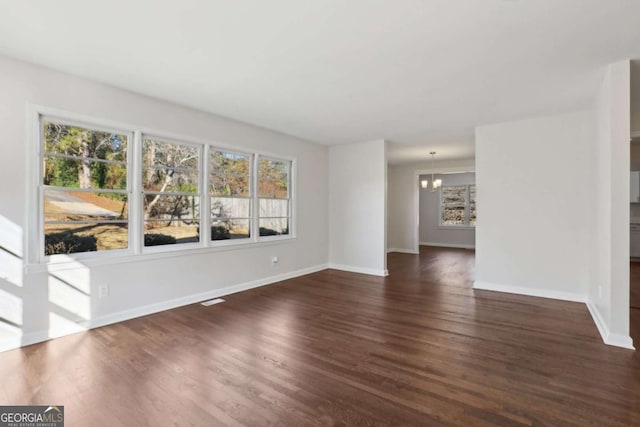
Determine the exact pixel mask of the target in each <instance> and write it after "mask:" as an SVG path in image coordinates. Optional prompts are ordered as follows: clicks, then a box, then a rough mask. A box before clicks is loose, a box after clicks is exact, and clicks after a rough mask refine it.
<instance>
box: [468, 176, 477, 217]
mask: <svg viewBox="0 0 640 427" xmlns="http://www.w3.org/2000/svg"><path fill="white" fill-rule="evenodd" d="M469 224H470V225H473V226H475V225H476V186H475V185H471V186H469Z"/></svg>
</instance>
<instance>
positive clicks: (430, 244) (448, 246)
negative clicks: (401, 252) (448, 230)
mask: <svg viewBox="0 0 640 427" xmlns="http://www.w3.org/2000/svg"><path fill="white" fill-rule="evenodd" d="M420 246H435V247H440V248H460V249H475V248H476V245H457V244H452V243H437V242H420Z"/></svg>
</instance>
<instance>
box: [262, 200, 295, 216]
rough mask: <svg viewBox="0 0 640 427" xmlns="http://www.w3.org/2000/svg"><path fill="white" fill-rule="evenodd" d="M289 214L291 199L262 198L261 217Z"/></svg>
mask: <svg viewBox="0 0 640 427" xmlns="http://www.w3.org/2000/svg"><path fill="white" fill-rule="evenodd" d="M285 216H289V201H288V200H279V199H260V217H261V218H264V217H285Z"/></svg>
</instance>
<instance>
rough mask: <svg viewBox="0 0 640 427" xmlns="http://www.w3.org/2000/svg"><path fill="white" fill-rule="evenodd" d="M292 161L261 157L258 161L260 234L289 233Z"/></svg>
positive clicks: (275, 234)
mask: <svg viewBox="0 0 640 427" xmlns="http://www.w3.org/2000/svg"><path fill="white" fill-rule="evenodd" d="M290 177H291V162H289V161H286V160H277V159H267V158H261V159H260V161H259V162H258V203H259V218H260V221H259V227H260V229H259V231H260V236H277V235H283V234H284V235H287V234H289V224H290V222H291V203H290V202H291V199H290V186H291V185H290Z"/></svg>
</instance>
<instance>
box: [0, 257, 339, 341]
mask: <svg viewBox="0 0 640 427" xmlns="http://www.w3.org/2000/svg"><path fill="white" fill-rule="evenodd" d="M327 268H329V266H328V264H320V265H316V266H313V267H308V268H303V269H300V270H295V271H291V272H288V273H283V274H278V275H275V276H270V277H265V278H263V279H258V280H253V281H251V282H245V283H240V284H237V285H233V286H227V287H225V288H220V289H212V290H210V291H206V292H201V293H198V294H193V295H188V296H184V297H180V298H174V299H171V300H168V301H162V302H158V303H153V304H148V305H144V306H142V307H136V308H132V309H129V310H123V311H119V312H117V313H112V314H108V315H105V316H100V317H96V318H94V319H91V320H88V321H86V322H78V324H77V326H78V328H77V329H76V330H73V331H70V332H67V333H61V334H57V335H55V336H52V335H51V334H50V333H49V332H48V331H35V332H30V333H27V334H24V335H22V336H15V337H10V338H6V339H3V340H2V341H0V352H3V351H7V350H12V349H15V348H19V347H24V346H27V345H31V344H36V343H39V342H43V341H47V340H49V339H52V338H59V337H61V336H65V335H71V334H74V333H77V332H82V331H85V330H88V329H93V328H99V327H101V326H106V325H110V324H112V323H117V322H123V321H125V320H129V319H133V318H136V317H141V316H147V315H149V314H153V313H158V312H160V311H165V310H170V309H172V308H177V307H182V306H184V305H188V304H194V303H197V302H200V301H204V300H208V299H212V298H218V297H222V296H225V295H230V294H235V293H237V292H241V291H246V290H249V289H253V288H257V287H260V286H265V285H270V284H273V283H277V282H281V281H283V280H287V279H293V278H295V277H299V276H304V275H306V274H311V273H315V272H318V271H322V270H326V269H327Z"/></svg>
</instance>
